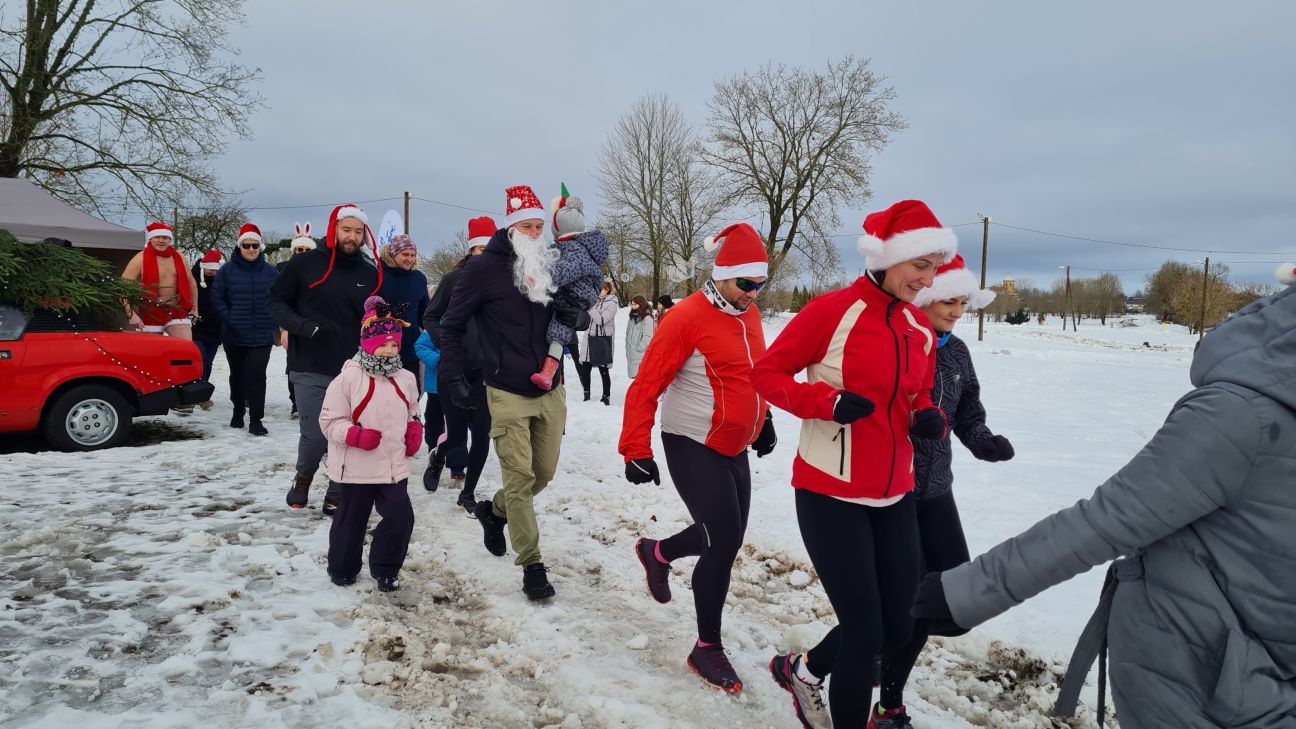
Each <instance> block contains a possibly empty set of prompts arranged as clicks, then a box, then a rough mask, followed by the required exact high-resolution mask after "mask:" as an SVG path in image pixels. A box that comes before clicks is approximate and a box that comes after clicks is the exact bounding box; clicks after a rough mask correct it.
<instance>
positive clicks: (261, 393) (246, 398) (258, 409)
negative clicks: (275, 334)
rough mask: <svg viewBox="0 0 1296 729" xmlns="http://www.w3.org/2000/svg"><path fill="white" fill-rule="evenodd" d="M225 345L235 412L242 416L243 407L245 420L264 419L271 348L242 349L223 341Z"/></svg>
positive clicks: (238, 345)
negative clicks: (245, 415) (245, 408)
mask: <svg viewBox="0 0 1296 729" xmlns="http://www.w3.org/2000/svg"><path fill="white" fill-rule="evenodd" d="M224 346H225V359H226V361H228V362H229V368H230V374H229V385H230V401H231V402H233V403H234V412H236V413H241V412H243V408H244V406H246V407H247V412H248V417H249V418H251V419H252V420H254V421H259V420H261V419H262V418H264V417H265V393H266V366H267V365H269V364H270V348H271V347H272V346H274V345H270V344H263V345H261V346H258V347H245V346H243V345H241V344H230V343H229V342H225V345H224Z"/></svg>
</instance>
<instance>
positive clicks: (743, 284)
mask: <svg viewBox="0 0 1296 729" xmlns="http://www.w3.org/2000/svg"><path fill="white" fill-rule="evenodd" d="M767 283H769V281H761V282H760V283H756V282H755V281H753V280H751V279H749V278H736V279H734V286H737V287H738V288H740V289H742V290H743V291H746V292H747V293H749V294H750V293H751V292H753V291H760V290H761V289H763V288H765V284H767Z"/></svg>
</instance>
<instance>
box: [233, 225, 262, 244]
mask: <svg viewBox="0 0 1296 729" xmlns="http://www.w3.org/2000/svg"><path fill="white" fill-rule="evenodd" d="M245 240H254V241H256V242H257V243H260V242H261V229H260V228H258V227H256V226H255V225H253V224H252V223H244V224H243V227H242V228H239V237H238V242H239V243H242V242H243V241H245Z"/></svg>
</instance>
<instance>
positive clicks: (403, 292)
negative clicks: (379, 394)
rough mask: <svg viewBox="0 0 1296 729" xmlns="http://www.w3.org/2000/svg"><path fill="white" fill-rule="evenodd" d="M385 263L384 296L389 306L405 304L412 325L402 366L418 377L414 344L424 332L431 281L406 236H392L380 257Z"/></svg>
mask: <svg viewBox="0 0 1296 729" xmlns="http://www.w3.org/2000/svg"><path fill="white" fill-rule="evenodd" d="M379 258H380V259H381V260H382V282H383V285H382V294H381V295H382V297H383V300H385V301H386V302H387V303H388V304H391V305H392V306H397V305H399V304H404V305H405V320H406V321H408V322H410V325H409V326H408V327H405V332H404V337H403V338H402V339H401V354H400V357H401V364H402V365H404V367H405V369H407V370H409V371H410V372H413V373H414V379H415V380H416V381H417V380H419V379H420V376H419V358H418V354H417V353H416V352H415V351H414V342H416V341H418V338H419V334H420V333H422V331H423V327H422V322H423V315H424V314H425V313H426V312H427V305H428V282H427V276H424V275H423V272H422V271H420V270H418V269H416V268H415V266H417V265H418V247H417V246H415V245H414V240H413V239H412V238H410V237H409V236H408V235H405V234H404V233H400V234H398V235H395V236H392V239H391V241H389V242H388V243H387V244H386V245H384V246H383V247H382V249H381V252H380V254H379Z"/></svg>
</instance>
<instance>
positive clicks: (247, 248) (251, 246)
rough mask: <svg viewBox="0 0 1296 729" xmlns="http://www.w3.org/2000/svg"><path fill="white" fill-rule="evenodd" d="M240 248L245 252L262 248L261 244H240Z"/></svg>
mask: <svg viewBox="0 0 1296 729" xmlns="http://www.w3.org/2000/svg"><path fill="white" fill-rule="evenodd" d="M239 247H240V248H242V249H243V250H245V251H255V250H256V249H258V248H260V247H261V244H260V243H239Z"/></svg>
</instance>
